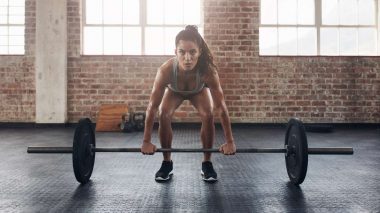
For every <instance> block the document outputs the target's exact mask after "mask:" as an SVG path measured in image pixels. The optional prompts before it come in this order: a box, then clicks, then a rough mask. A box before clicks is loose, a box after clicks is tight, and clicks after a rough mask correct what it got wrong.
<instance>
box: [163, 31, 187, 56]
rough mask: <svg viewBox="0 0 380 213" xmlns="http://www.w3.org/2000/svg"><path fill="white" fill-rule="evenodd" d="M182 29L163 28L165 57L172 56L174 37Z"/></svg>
mask: <svg viewBox="0 0 380 213" xmlns="http://www.w3.org/2000/svg"><path fill="white" fill-rule="evenodd" d="M182 29H183V28H181V27H166V28H165V55H174V49H175V37H176V35H177V34H178V33H179V32H180V31H181V30H182Z"/></svg>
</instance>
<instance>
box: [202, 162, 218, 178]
mask: <svg viewBox="0 0 380 213" xmlns="http://www.w3.org/2000/svg"><path fill="white" fill-rule="evenodd" d="M201 174H202V177H203V180H204V181H206V182H215V181H217V180H218V178H217V176H218V175H217V174H216V172H215V170H214V167H213V166H212V163H211V162H210V161H205V162H203V163H202V170H201Z"/></svg>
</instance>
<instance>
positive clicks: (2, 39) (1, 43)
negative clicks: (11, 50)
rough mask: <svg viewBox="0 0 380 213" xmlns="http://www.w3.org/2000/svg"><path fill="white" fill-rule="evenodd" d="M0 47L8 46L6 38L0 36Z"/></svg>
mask: <svg viewBox="0 0 380 213" xmlns="http://www.w3.org/2000/svg"><path fill="white" fill-rule="evenodd" d="M0 45H8V36H0Z"/></svg>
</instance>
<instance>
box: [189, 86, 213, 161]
mask: <svg viewBox="0 0 380 213" xmlns="http://www.w3.org/2000/svg"><path fill="white" fill-rule="evenodd" d="M189 100H190V102H191V103H192V104H193V106H194V107H195V108H196V109H197V110H198V113H199V115H200V117H201V121H202V128H201V140H202V145H203V148H204V149H211V148H212V146H213V144H214V139H215V126H214V114H213V107H214V106H213V100H212V97H211V93H210V90H209V89H208V88H207V87H206V88H204V89H203V90H202V91H201V92H200V93H198V94H196V95H194V96H192V97H191V98H190V99H189ZM210 160H211V153H204V159H203V161H210Z"/></svg>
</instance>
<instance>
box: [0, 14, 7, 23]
mask: <svg viewBox="0 0 380 213" xmlns="http://www.w3.org/2000/svg"><path fill="white" fill-rule="evenodd" d="M0 24H8V16H0Z"/></svg>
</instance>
